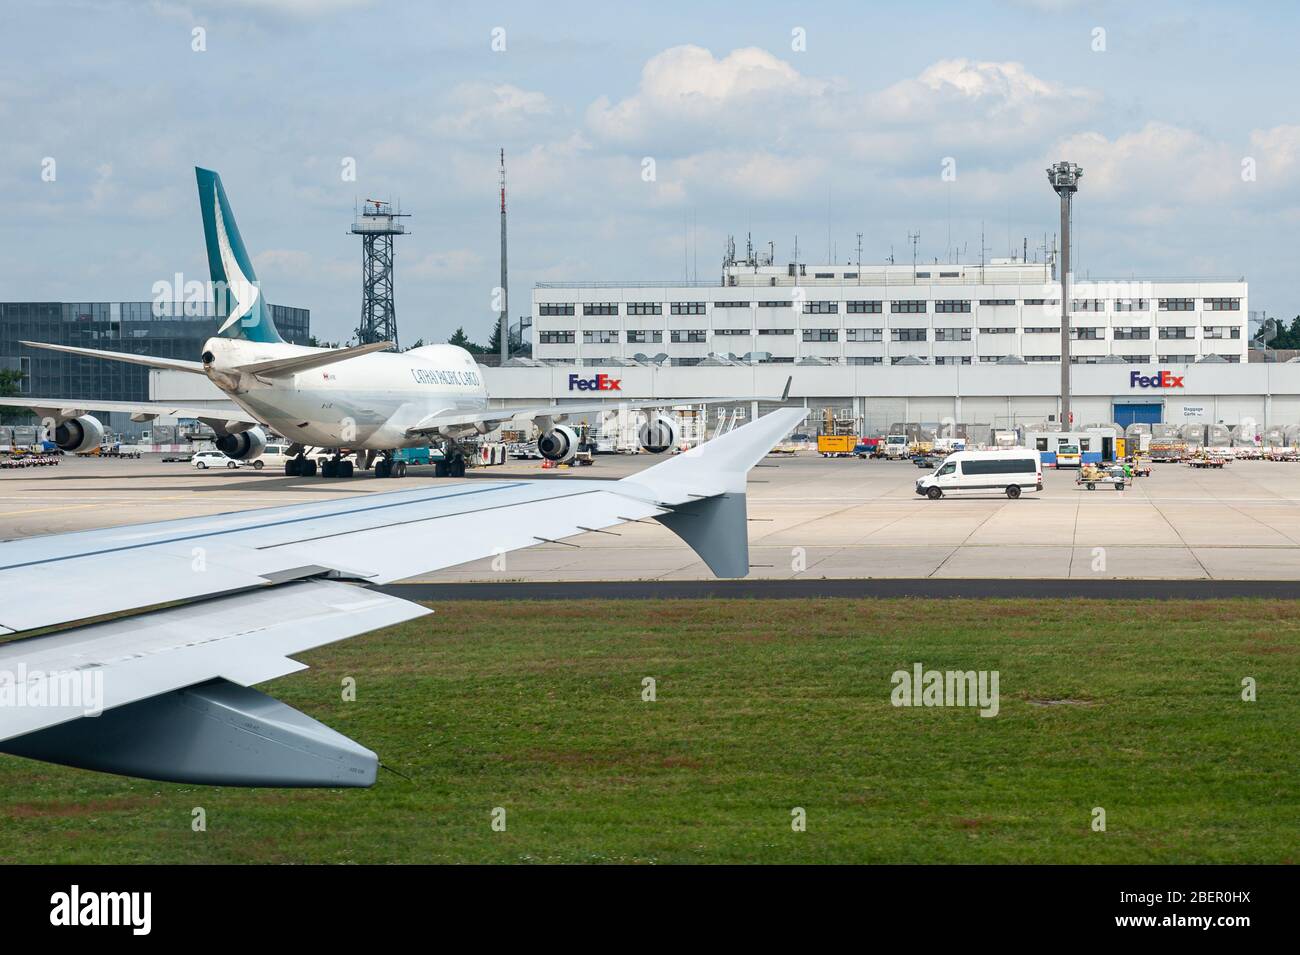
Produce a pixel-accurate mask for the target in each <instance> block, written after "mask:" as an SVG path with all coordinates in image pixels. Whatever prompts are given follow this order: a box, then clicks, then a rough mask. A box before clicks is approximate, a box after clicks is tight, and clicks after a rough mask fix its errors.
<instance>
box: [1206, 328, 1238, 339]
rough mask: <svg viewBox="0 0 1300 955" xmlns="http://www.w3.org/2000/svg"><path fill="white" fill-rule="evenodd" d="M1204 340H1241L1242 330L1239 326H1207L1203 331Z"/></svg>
mask: <svg viewBox="0 0 1300 955" xmlns="http://www.w3.org/2000/svg"><path fill="white" fill-rule="evenodd" d="M1201 337H1202V338H1240V337H1241V328H1240V327H1239V326H1237V325H1206V326H1205V328H1203V329H1202V330H1201Z"/></svg>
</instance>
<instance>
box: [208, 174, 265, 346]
mask: <svg viewBox="0 0 1300 955" xmlns="http://www.w3.org/2000/svg"><path fill="white" fill-rule="evenodd" d="M212 204H213V211H214V213H215V214H216V220H217V250H218V252H219V253H220V254H221V270H222V271H223V272H225V273H226V294H227V296H229V295H230V294H231V293H233V294H234V296H235V301H236V305H237V307H235V308H232V309H231V310H230V317H229V318H227V319H226V321H225V323H224V324H223V325H222V326H221V328H219V329H218V330H217V334H218V335H220V334H223V333H224V332H225V331H226V329H228V328H230V327H232V326H233V325H234V324H235V322H237V321H239V320H240V319H242V318H245V317H247V316H248V315H249V314H250V313H251V312H252V311H253V307H254V306H255V305H257V299H258V296H260V295H261V294H262V290H261V289H260V288H258V287H257V286H256V285H255V284H253V283H252V282H250V281H249V280H248V278H247V276H245V275H244V270H243V269H241V268H240V267H239V262H238V261H237V260H236V259H235V250H234V249H232V248H231V247H230V237H229V236H228V235H227V234H226V217H225V216H223V215H222V214H221V194H220V193H219V192H217V187H216V184H215V183H214V184H213V186H212ZM254 321H256V319H254Z"/></svg>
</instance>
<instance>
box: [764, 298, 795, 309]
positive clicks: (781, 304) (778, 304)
mask: <svg viewBox="0 0 1300 955" xmlns="http://www.w3.org/2000/svg"><path fill="white" fill-rule="evenodd" d="M793 305H794V300H793V299H792V300H790V301H788V302H759V303H758V307H759V308H791V307H793Z"/></svg>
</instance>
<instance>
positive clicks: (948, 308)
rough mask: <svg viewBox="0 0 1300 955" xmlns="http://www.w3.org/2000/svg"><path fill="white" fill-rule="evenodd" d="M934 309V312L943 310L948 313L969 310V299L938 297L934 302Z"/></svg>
mask: <svg viewBox="0 0 1300 955" xmlns="http://www.w3.org/2000/svg"><path fill="white" fill-rule="evenodd" d="M934 310H935V311H936V312H944V313H948V314H951V313H953V312H969V311H970V300H969V299H966V300H960V299H940V300H939V301H937V302H935V303H934Z"/></svg>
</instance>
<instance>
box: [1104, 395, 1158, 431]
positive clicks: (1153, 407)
mask: <svg viewBox="0 0 1300 955" xmlns="http://www.w3.org/2000/svg"><path fill="white" fill-rule="evenodd" d="M1164 407H1165V406H1164V405H1162V404H1160V403H1158V402H1141V403H1137V402H1131V403H1121V402H1118V401H1117V402H1115V405H1114V410H1115V423H1116V424H1117V425H1119V426H1120V427H1121V428H1127V427H1128V426H1129V425H1131V424H1159V423H1160V421H1161V419H1162V418H1163V416H1164Z"/></svg>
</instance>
